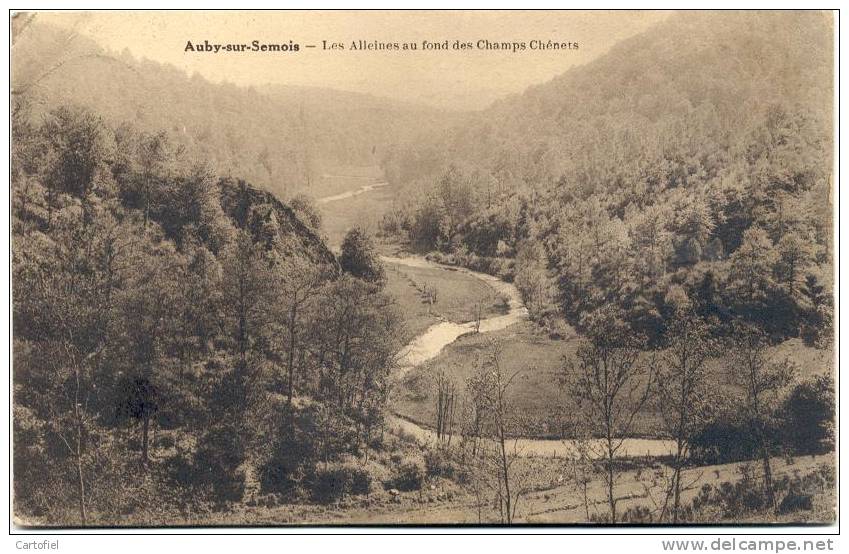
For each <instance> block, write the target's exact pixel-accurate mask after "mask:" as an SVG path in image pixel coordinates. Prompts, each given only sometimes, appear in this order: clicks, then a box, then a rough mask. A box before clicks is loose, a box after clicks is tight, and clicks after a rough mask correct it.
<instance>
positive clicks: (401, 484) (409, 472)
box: [386, 461, 425, 491]
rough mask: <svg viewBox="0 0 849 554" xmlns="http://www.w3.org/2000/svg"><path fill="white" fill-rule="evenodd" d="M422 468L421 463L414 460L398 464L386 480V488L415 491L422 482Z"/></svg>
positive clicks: (420, 486)
mask: <svg viewBox="0 0 849 554" xmlns="http://www.w3.org/2000/svg"><path fill="white" fill-rule="evenodd" d="M424 477H425V476H424V470H423V469H422V467H421V465H419V464H418V463H417V462H414V461H406V462H404V463H402V464H401V465H400V466H398V467H397V468H396V469H395V470H394V471H393V472H392V477H391V478H390V479H389V481H387V483H386V484H387V485H388V486H387V487H386V488H395V489H398V490H399V491H417V490H419V489H421V488H422V484H423V483H424Z"/></svg>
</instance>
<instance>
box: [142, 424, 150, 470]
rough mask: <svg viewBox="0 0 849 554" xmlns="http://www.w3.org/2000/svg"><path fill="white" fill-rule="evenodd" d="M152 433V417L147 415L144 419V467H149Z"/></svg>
mask: <svg viewBox="0 0 849 554" xmlns="http://www.w3.org/2000/svg"><path fill="white" fill-rule="evenodd" d="M149 431H150V415H149V414H145V415H144V418H142V467H147V465H148V462H149V458H148V433H149Z"/></svg>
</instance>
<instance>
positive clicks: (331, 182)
mask: <svg viewBox="0 0 849 554" xmlns="http://www.w3.org/2000/svg"><path fill="white" fill-rule="evenodd" d="M366 169H368V168H365V169H362V170H361V171H359V172H353V173H352V174H351V175H347V174H344V175H337V176H326V177H325V178H324V179H323V181H324V182H323V184H322V187H321V189H320V190H321V191H322V192H321V194H318V193H316V194H314V196H315V198H316V199H318V198H319V197H322V196H332V195H335V194H340V193H343V192H347V191H352V190H356V189H359V188H360V187H362V186H364V185H370V184H374V183H375V182H379V181H380V180H381V177H380V174H379V173H377V174H376V173H375V172H374V171H367V170H366ZM317 190H318V189H317ZM393 200H394V193H393V192H392V190H391V188H390V187H382V188H378V189H375V190H373V191H370V192H368V193H365V194H360V195H358V196H352V197H351V198H345V199H342V200H335V201H333V202H327V203H323V204H319V205H318V209H319V210H320V211H321V214H322V219H323V221H322V233H323V234H324V235H325V236H326V237H327V243H328V246H330V248H332V249H334V250H338V248H339V246H340V245H341V244H342V239H343V237H344V236H345V233H347V232H348V230H349V229H351V228H352V227H355V226H359V227H362V228H364V229H365V230H366V231H368V232H369V233H370V234H372V235H374V234H375V232H376V231H377V228H378V227H377V224H378V222H379V221H380V218H381V217H382V216H383V213H384V212H385V211H386V210H387V209H388V208H389V206H391V204H392V202H393Z"/></svg>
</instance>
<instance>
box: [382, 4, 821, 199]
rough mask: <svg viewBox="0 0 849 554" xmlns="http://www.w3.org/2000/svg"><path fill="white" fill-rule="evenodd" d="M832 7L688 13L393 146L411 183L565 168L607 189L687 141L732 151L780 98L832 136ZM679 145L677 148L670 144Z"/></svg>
mask: <svg viewBox="0 0 849 554" xmlns="http://www.w3.org/2000/svg"><path fill="white" fill-rule="evenodd" d="M830 17H831V16H830V14H827V13H816V12H798V13H797V12H684V13H681V14H677V15H675V16H673V17H671V18H669V19H668V20H666V21H664V22H662V23H660V24H658V25H656V26H655V27H653V28H651V29H650V30H648V31H646V32H644V33H642V34H640V35H637V36H634V37H632V38H629V39H626V40H624V41H622V42H620V43H618V44H617V45H616V46H615V47H614V48H612V49H611V51H610V52H609V53H608V54H606V55H604V56H602V57H601V58H599V59H597V60H595V61H593V62H591V63H588V64H586V65H583V66H579V67H575V68H572V69H570V70H569V71H567V72H566V73H564V74H563V75H561V76H559V77H556V78H555V79H553V80H551V81H549V82H547V83H544V84H540V85H538V86H534V87H531V88H530V89H528V90H527V91H526V92H525V93H523V94H521V95H515V96H512V97H509V98H506V99H503V100H501V101H499V102H496V103H495V104H494V105H493V106H492V107H490V108H489V109H487V110H484V111H481V112H478V113H475V114H472V115H470V117H468V118H467V119H464V120H463V122H462V123H461V124H459V125H456V126H454V127H453V128H452V129H451V130H450V131H449V132H447V133H445V134H440V135H438V136H434V137H433V138H432V140H431V141H430V142H429V143H428V144H416V145H415V146H414V147H412V148H410V149H408V150H404V151H400V152H396V153H395V154H394V155H393V156H391V157H390V158H389V159H388V160H386V169H387V174H388V175H389V176H390V178H391V179H394V180H395V181H400V182H405V181H411V180H414V179H417V178H420V177H422V176H423V175H427V174H433V173H438V172H439V171H441V170H442V169H444V168H445V167H446V166H448V165H450V164H459V165H463V164H471V165H473V166H474V167H475V168H478V169H484V170H487V171H488V172H491V173H492V174H493V175H494V176H495V178H496V179H497V180H498V181H499V184H501V185H503V186H507V187H509V188H512V187H515V186H518V185H533V186H535V187H542V186H546V185H551V184H553V183H555V182H556V181H557V180H558V179H560V178H561V177H562V176H564V175H566V176H575V177H576V178H577V179H578V180H580V181H581V183H580V186H582V187H584V188H585V189H587V190H590V189H592V190H595V191H598V190H599V187H600V186H608V185H612V186H618V185H617V183H621V182H622V181H634V180H639V179H642V178H643V177H644V173H645V172H646V171H647V168H648V167H649V166H650V165H652V164H654V163H655V162H657V161H658V160H660V159H661V158H664V157H666V158H669V157H670V155H678V153H679V152H683V151H685V150H687V149H691V150H692V149H693V148H694V147H697V148H711V144H714V143H715V144H717V145H718V147H719V148H720V149H723V150H727V149H728V147H729V145H730V144H731V143H732V142H734V141H735V140H736V139H738V138H739V137H740V136H741V135H743V134H745V133H747V132H748V131H749V130H750V129H752V128H753V127H754V126H756V125H757V123H756V122H757V120H759V119H762V118H763V117H764V114H765V113H766V111H767V110H768V109H769V108H770V107H771V106H776V105H779V104H780V105H781V106H783V107H785V108H786V109H787V110H789V111H792V112H796V113H804V114H805V115H806V117H810V118H811V119H812V120H813V121H814V122H815V125H816V128H815V131H816V132H821V133H825V134H826V135H827V134H830V132H831V117H832V113H831V111H832V81H833V61H832V56H831V52H832V44H833V41H832V37H833V30H832V27H831V25H832V24H831V21H830ZM673 152H675V153H674V154H673Z"/></svg>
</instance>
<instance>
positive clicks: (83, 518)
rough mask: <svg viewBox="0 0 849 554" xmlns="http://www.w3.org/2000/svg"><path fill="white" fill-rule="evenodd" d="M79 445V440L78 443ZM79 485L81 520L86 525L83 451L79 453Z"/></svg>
mask: <svg viewBox="0 0 849 554" xmlns="http://www.w3.org/2000/svg"><path fill="white" fill-rule="evenodd" d="M77 445H78V447H79V442H78V443H77ZM77 486H78V491H79V495H80V503H79V504H80V521H81V522H82V525H83V526H85V525H86V522H87V518H86V509H85V480H84V479H83V458H82V452H78V454H77Z"/></svg>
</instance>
